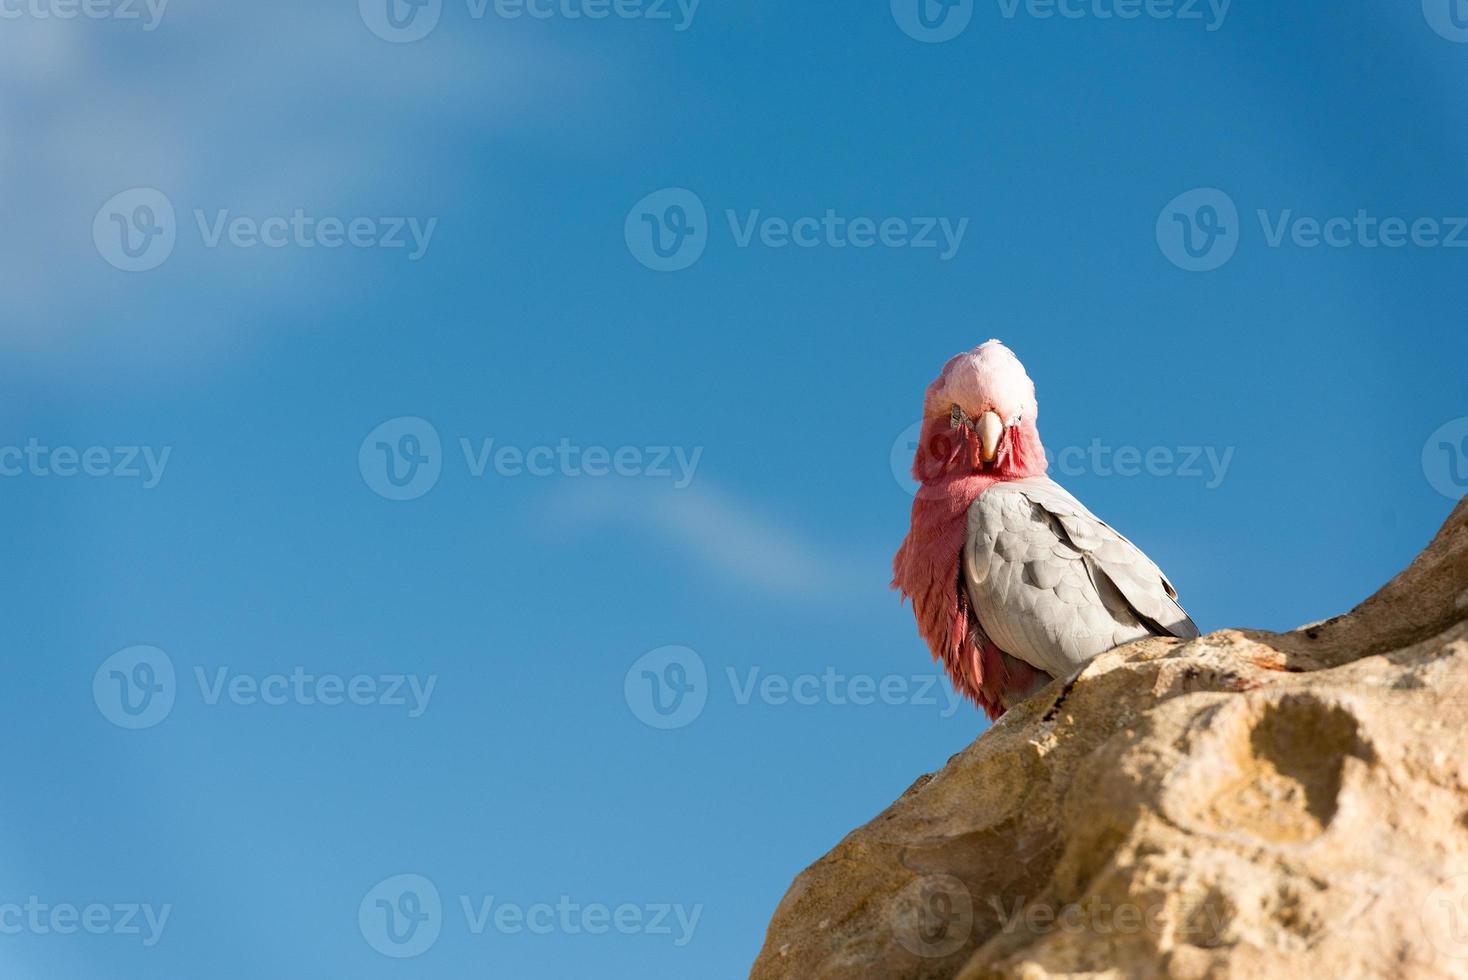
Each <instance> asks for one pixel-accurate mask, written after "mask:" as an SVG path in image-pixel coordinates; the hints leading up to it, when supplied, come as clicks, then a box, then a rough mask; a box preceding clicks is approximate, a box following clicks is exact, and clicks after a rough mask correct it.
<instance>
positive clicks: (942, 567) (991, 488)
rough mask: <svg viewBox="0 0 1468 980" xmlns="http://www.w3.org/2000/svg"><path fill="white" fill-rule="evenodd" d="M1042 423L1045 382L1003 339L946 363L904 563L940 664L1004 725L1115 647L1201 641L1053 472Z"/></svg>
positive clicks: (926, 408) (899, 573)
mask: <svg viewBox="0 0 1468 980" xmlns="http://www.w3.org/2000/svg"><path fill="white" fill-rule="evenodd" d="M1038 414H1039V405H1038V404H1037V403H1036V401H1035V384H1034V382H1032V381H1031V380H1030V377H1029V375H1028V374H1026V373H1025V369H1024V366H1023V365H1022V364H1020V362H1019V358H1017V357H1015V356H1014V354H1013V352H1011V351H1010V349H1009V348H1008V347H1005V346H1004V345H1003V344H1001V343H1000V342H999V341H997V340H991V341H988V342H987V343H984V344H980V345H979V346H978V347H975V348H974V349H973V350H971V351H965V352H964V353H962V354H957V355H955V356H954V357H953V358H951V359H950V360H949V361H948V363H947V364H945V365H944V366H943V371H942V373H941V374H939V375H938V377H937V379H936V380H934V381H933V383H932V384H930V385H928V390H927V396H926V398H925V399H924V401H923V424H922V432H921V435H920V436H919V437H918V447H917V453H916V454H915V456H914V457H913V463H912V472H913V477H914V478H915V479H916V480H917V481H918V483H919V488H918V493H917V498H916V499H915V500H914V501H913V505H912V527H911V529H910V530H909V531H908V534H907V539H906V540H905V541H903V542H902V547H901V548H900V549H899V550H898V552H897V557H896V558H895V559H893V562H892V573H893V577H892V586H893V588H895V589H898V590H900V591H901V592H902V595H903V596H904V597H906V598H908V599H911V600H912V608H913V615H914V616H915V617H916V618H917V624H918V631H919V632H920V633H922V635H923V639H925V640H926V641H927V643H928V647H929V649H931V650H932V652H933V657H934V658H935V659H937V660H941V661H942V662H943V667H944V669H945V670H946V671H947V673H948V677H949V679H950V680H951V681H952V682H953V686H954V687H955V688H956V689H957V690H958V691H959V692H960V693H961V694H964V695H966V696H967V697H969V698H971V699H973V701H974V702H975V703H976V704H978V705H979V706H980V707H982V708H983V709H984V710H985V711H986V712H987V713H988V715H989V717H991V718H997V717H999V716H1000V715H1001V714H1003V713H1004V711H1005V709H1006V708H1009V707H1011V706H1013V705H1014V704H1016V703H1018V702H1019V701H1021V700H1023V699H1024V698H1026V697H1028V696H1029V695H1031V694H1033V693H1035V692H1036V691H1038V690H1039V688H1040V687H1042V686H1044V685H1045V684H1047V683H1049V682H1050V680H1051V679H1053V678H1057V677H1065V676H1067V675H1069V674H1070V673H1072V672H1073V671H1074V670H1075V669H1076V668H1078V667H1080V666H1081V665H1082V664H1084V663H1086V662H1087V661H1088V660H1090V659H1091V658H1092V657H1095V656H1096V655H1097V654H1099V653H1104V652H1105V651H1107V650H1110V649H1111V648H1112V647H1115V646H1119V645H1121V644H1123V643H1128V642H1130V641H1132V640H1137V639H1141V638H1142V637H1145V636H1177V637H1193V636H1197V635H1198V627H1197V626H1195V625H1194V624H1193V621H1192V619H1190V618H1189V617H1188V614H1187V613H1186V612H1184V611H1183V607H1182V606H1180V605H1179V604H1178V601H1177V590H1175V589H1174V588H1173V587H1172V583H1171V582H1169V581H1168V580H1167V576H1165V575H1163V574H1162V572H1161V570H1160V569H1158V567H1157V566H1156V565H1155V564H1153V562H1152V560H1151V559H1149V558H1148V557H1147V556H1146V555H1144V554H1143V553H1142V551H1141V549H1139V548H1138V547H1137V546H1136V545H1134V544H1132V543H1131V542H1130V541H1128V540H1127V539H1126V538H1124V537H1122V536H1121V535H1120V534H1118V533H1117V532H1116V531H1114V530H1112V529H1111V528H1110V527H1109V526H1108V525H1107V524H1106V523H1105V522H1103V521H1102V520H1101V519H1100V518H1098V517H1096V515H1094V514H1092V513H1091V512H1090V511H1089V510H1087V509H1086V508H1085V506H1084V505H1082V504H1081V502H1080V501H1078V500H1076V498H1075V497H1073V496H1071V495H1070V494H1069V493H1068V492H1066V490H1065V489H1064V488H1062V487H1061V486H1060V484H1058V483H1056V482H1055V481H1054V480H1052V479H1050V478H1049V477H1047V476H1046V475H1045V465H1046V464H1045V449H1044V447H1043V446H1042V445H1041V444H1040V432H1039V429H1037V428H1036V427H1035V419H1036V416H1037V415H1038Z"/></svg>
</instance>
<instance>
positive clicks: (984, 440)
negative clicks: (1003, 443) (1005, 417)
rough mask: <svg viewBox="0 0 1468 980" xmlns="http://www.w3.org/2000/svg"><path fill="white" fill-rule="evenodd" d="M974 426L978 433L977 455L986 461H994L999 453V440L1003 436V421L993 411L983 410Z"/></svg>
mask: <svg viewBox="0 0 1468 980" xmlns="http://www.w3.org/2000/svg"><path fill="white" fill-rule="evenodd" d="M975 428H977V429H978V433H979V457H980V458H981V459H982V460H983V461H984V462H986V463H992V462H994V457H996V456H998V455H999V440H1000V439H1002V438H1004V423H1003V422H1001V421H999V416H998V415H995V414H994V413H993V412H985V413H984V414H983V415H980V416H979V421H978V424H977V425H976V426H975Z"/></svg>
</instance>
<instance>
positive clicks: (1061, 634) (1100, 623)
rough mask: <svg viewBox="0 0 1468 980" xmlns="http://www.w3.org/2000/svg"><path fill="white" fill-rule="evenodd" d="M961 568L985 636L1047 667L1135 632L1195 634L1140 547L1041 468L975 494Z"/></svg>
mask: <svg viewBox="0 0 1468 980" xmlns="http://www.w3.org/2000/svg"><path fill="white" fill-rule="evenodd" d="M964 577H965V584H966V587H967V589H968V593H969V599H970V602H971V603H972V605H973V609H974V612H975V614H976V615H977V616H978V619H979V622H980V624H981V625H982V626H983V628H984V631H985V632H986V633H987V634H988V635H989V637H990V639H992V640H993V641H994V642H995V643H996V644H997V645H998V646H999V647H1000V649H1002V650H1004V651H1005V652H1007V653H1009V654H1011V655H1013V656H1016V657H1019V658H1020V659H1021V660H1024V661H1026V662H1027V663H1029V664H1031V665H1032V666H1035V667H1037V668H1039V669H1040V670H1043V671H1045V672H1046V673H1048V674H1050V675H1051V676H1056V677H1058V676H1063V675H1065V674H1069V673H1070V672H1071V670H1072V669H1074V668H1075V667H1077V666H1079V665H1080V664H1082V663H1084V662H1086V661H1087V660H1089V659H1091V658H1092V657H1094V656H1096V654H1098V653H1102V652H1104V651H1106V650H1109V649H1111V648H1112V647H1114V646H1118V645H1119V644H1122V643H1128V642H1130V641H1132V640H1135V639H1140V638H1142V637H1144V636H1149V635H1172V636H1178V637H1194V636H1197V635H1198V628H1197V626H1195V625H1194V624H1193V621H1192V620H1191V619H1190V618H1189V617H1188V614H1187V613H1186V612H1185V611H1183V608H1182V606H1181V605H1179V604H1178V601H1177V591H1176V590H1175V589H1174V588H1173V587H1172V583H1171V582H1169V581H1168V580H1167V577H1166V576H1165V575H1163V574H1162V571H1161V570H1160V569H1158V567H1157V566H1156V565H1155V564H1153V563H1152V561H1151V560H1150V559H1149V558H1148V557H1147V556H1146V555H1145V554H1143V553H1142V551H1141V549H1139V548H1138V547H1137V546H1136V545H1134V544H1132V543H1131V542H1130V541H1128V540H1127V539H1126V538H1125V537H1123V536H1122V535H1120V534H1118V533H1117V532H1116V531H1114V530H1113V529H1112V528H1111V527H1109V526H1108V525H1107V524H1106V523H1105V522H1103V521H1101V520H1100V519H1099V518H1097V517H1096V516H1095V515H1094V514H1092V513H1091V512H1090V511H1089V510H1087V509H1086V508H1085V507H1084V506H1083V505H1082V504H1081V503H1080V501H1078V500H1076V499H1075V498H1074V497H1073V496H1071V495H1070V494H1069V493H1067V492H1066V491H1065V490H1064V489H1063V488H1062V487H1061V486H1060V485H1059V484H1057V483H1056V482H1055V481H1053V480H1051V479H1049V478H1047V477H1036V478H1031V479H1028V480H1015V481H1010V482H1006V483H999V484H996V485H994V486H993V487H991V488H989V489H988V490H986V491H985V492H984V493H983V494H981V495H980V496H979V498H978V499H977V500H976V501H974V503H973V505H972V506H971V507H970V508H969V514H968V538H967V543H966V545H965V547H964Z"/></svg>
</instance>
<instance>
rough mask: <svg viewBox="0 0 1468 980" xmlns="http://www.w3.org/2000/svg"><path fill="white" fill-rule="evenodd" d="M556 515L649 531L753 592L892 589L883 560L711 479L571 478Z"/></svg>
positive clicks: (570, 526)
mask: <svg viewBox="0 0 1468 980" xmlns="http://www.w3.org/2000/svg"><path fill="white" fill-rule="evenodd" d="M548 514H550V515H553V517H554V520H553V524H554V526H555V527H557V528H558V529H559V530H561V531H562V533H564V532H566V531H568V530H570V531H580V530H583V529H585V528H587V527H611V528H620V529H624V530H632V531H636V532H641V533H643V534H649V535H651V536H652V537H654V538H655V539H657V540H658V541H660V542H662V543H663V544H664V545H666V546H669V547H670V548H672V549H673V550H674V551H675V552H676V553H678V554H680V555H682V556H683V557H684V558H686V559H687V560H689V561H691V562H692V563H694V564H695V565H697V566H698V567H701V568H702V569H704V570H705V571H707V572H709V573H712V574H713V575H715V576H717V577H718V578H719V579H721V580H722V581H724V582H726V583H729V584H731V585H735V586H737V587H739V588H740V589H742V590H744V591H746V592H750V593H755V594H761V595H767V596H775V597H780V598H786V599H798V600H812V599H824V600H830V601H833V602H837V603H839V602H843V601H848V600H849V599H850V598H851V597H852V596H853V595H862V596H869V595H871V594H872V593H873V592H876V591H878V590H880V589H882V588H884V587H885V578H884V575H883V573H884V572H885V568H884V567H883V566H882V564H881V561H880V558H875V559H874V558H873V557H872V556H871V555H865V554H861V553H858V552H856V551H854V550H853V551H852V552H851V553H849V554H848V553H842V552H838V551H837V550H835V549H832V548H830V547H828V546H824V545H822V544H819V543H817V542H815V541H813V540H812V539H811V538H810V537H809V536H808V535H805V534H802V533H801V532H800V531H798V530H796V529H795V528H793V527H791V526H790V525H788V524H787V523H783V522H781V521H779V520H777V519H775V518H773V517H771V516H770V515H768V514H766V513H763V512H761V510H760V509H759V508H757V507H756V506H755V505H752V504H750V503H747V502H745V501H742V500H740V499H738V498H737V497H735V496H733V495H731V494H729V493H727V492H725V491H722V490H718V489H715V488H713V487H711V486H709V485H708V482H707V481H706V480H699V481H698V482H696V483H695V484H694V485H693V486H690V487H688V488H686V489H682V490H676V489H673V488H672V487H668V486H660V485H656V484H632V483H621V484H616V483H594V482H581V483H574V484H568V485H567V486H566V487H565V488H564V489H563V490H562V491H561V492H560V493H558V494H556V495H555V496H554V497H553V499H552V501H551V504H550V508H549V510H548ZM874 562H875V564H874Z"/></svg>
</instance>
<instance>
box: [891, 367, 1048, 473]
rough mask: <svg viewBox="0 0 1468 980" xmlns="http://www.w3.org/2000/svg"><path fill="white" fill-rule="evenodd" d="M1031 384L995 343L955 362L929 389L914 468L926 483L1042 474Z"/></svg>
mask: <svg viewBox="0 0 1468 980" xmlns="http://www.w3.org/2000/svg"><path fill="white" fill-rule="evenodd" d="M1039 411H1040V408H1039V404H1038V403H1037V402H1036V401H1035V383H1034V382H1033V381H1031V380H1030V376H1029V375H1028V374H1026V373H1025V368H1024V365H1023V364H1021V363H1020V362H1019V358H1017V357H1015V356H1014V352H1013V351H1011V350H1010V349H1009V348H1008V347H1005V346H1004V345H1003V344H1002V343H1000V342H999V341H997V340H990V341H986V342H985V343H982V344H980V345H979V346H977V347H975V348H974V349H973V350H969V351H964V352H963V353H961V354H955V355H954V356H953V357H951V358H949V360H948V363H947V364H945V365H943V371H942V373H940V374H939V375H938V377H937V378H936V379H934V381H933V383H932V384H930V385H928V392H927V397H926V398H925V399H924V403H923V434H922V440H921V442H920V443H919V445H918V451H917V457H916V459H914V461H913V471H914V475H915V476H916V477H917V478H918V479H919V480H922V481H924V482H927V481H928V480H932V479H936V478H938V477H941V476H948V475H959V476H967V475H972V474H977V473H987V474H990V475H992V476H994V477H996V478H998V479H1019V478H1022V477H1026V476H1038V475H1039V474H1041V473H1043V472H1045V450H1044V448H1043V447H1042V446H1041V445H1040V432H1039V429H1038V428H1037V427H1036V425H1035V418H1036V416H1037V415H1039Z"/></svg>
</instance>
